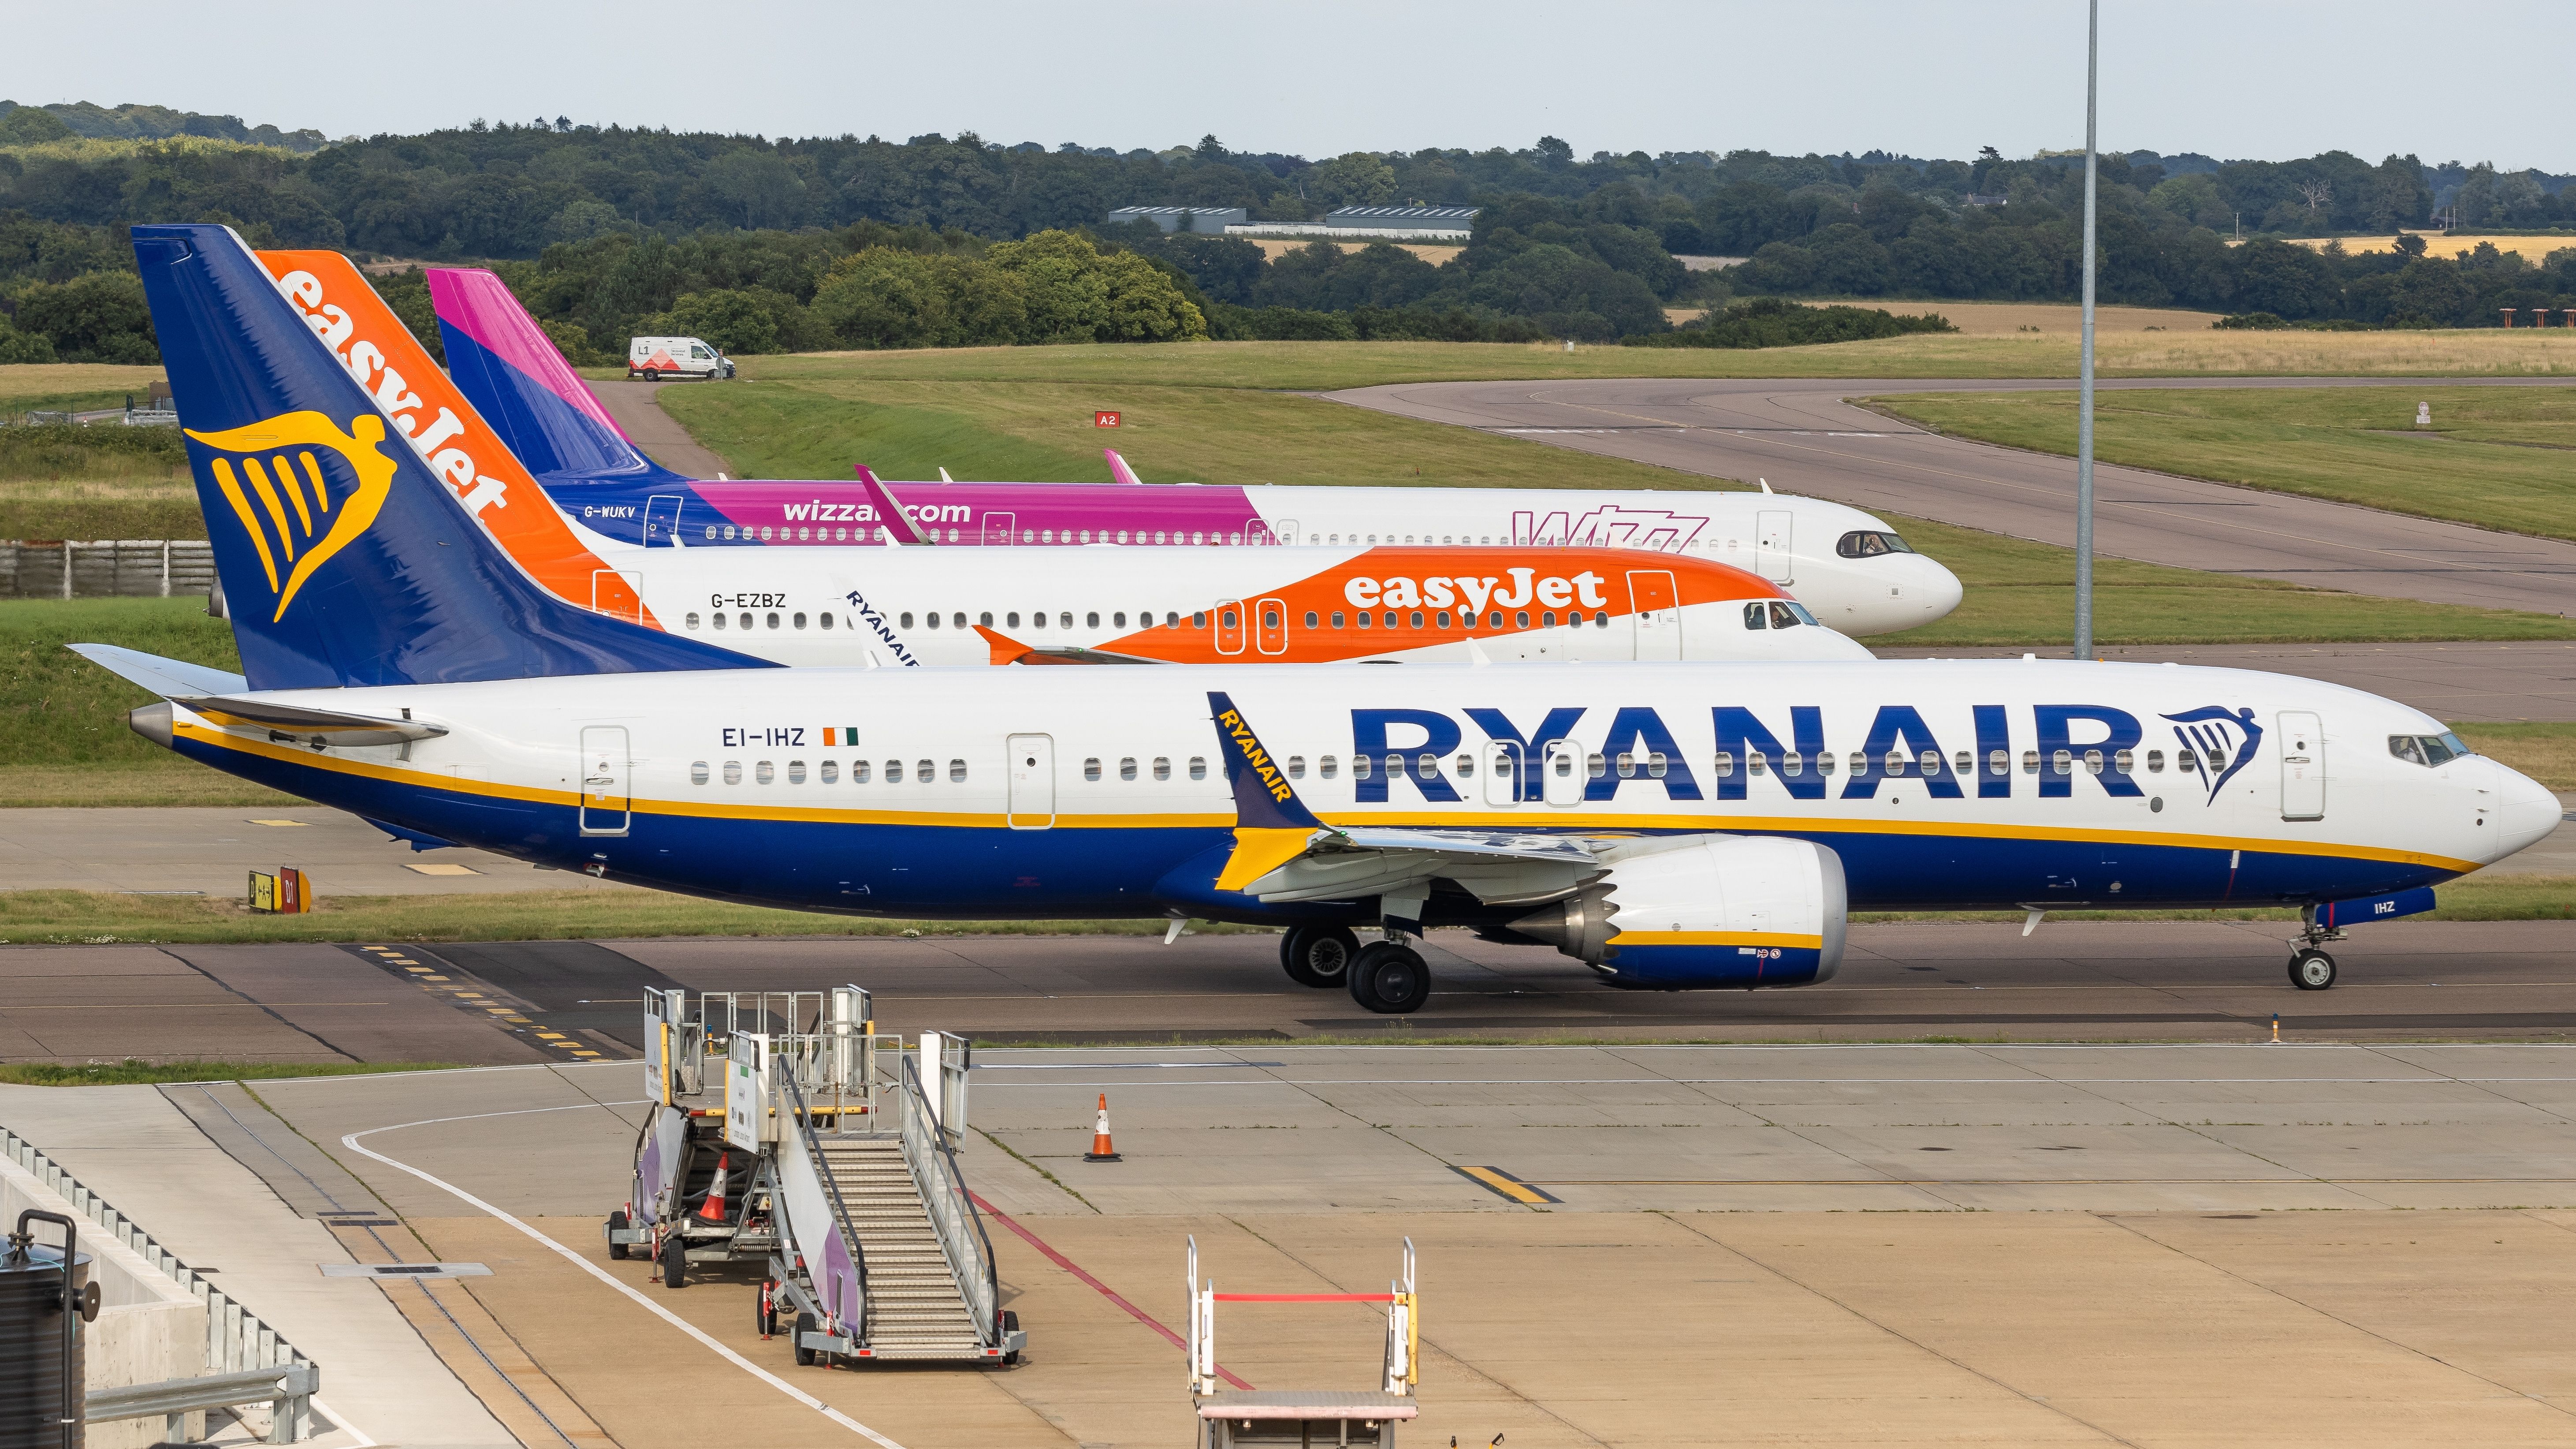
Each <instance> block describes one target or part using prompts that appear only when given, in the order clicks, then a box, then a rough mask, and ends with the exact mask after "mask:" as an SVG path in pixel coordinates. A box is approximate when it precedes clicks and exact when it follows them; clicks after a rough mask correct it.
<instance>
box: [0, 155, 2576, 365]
mask: <svg viewBox="0 0 2576 1449" xmlns="http://www.w3.org/2000/svg"><path fill="white" fill-rule="evenodd" d="M68 109H70V108H65V107H47V108H33V107H17V108H14V109H5V110H0V361H33V360H40V359H42V358H45V357H52V358H59V359H63V360H98V361H121V360H135V359H139V358H148V357H150V356H151V355H152V345H151V337H150V329H149V325H148V319H147V318H146V317H145V316H144V313H143V309H142V306H141V296H140V289H139V287H137V286H136V285H135V284H134V282H133V279H132V275H131V273H132V261H131V257H130V254H129V253H128V251H127V249H126V246H125V240H124V234H123V229H124V227H125V226H127V225H129V224H132V223H136V222H143V221H168V220H211V221H221V222H227V223H230V224H232V225H235V226H237V227H239V228H240V229H241V230H242V231H243V233H244V234H245V235H246V236H247V237H249V238H250V239H251V240H252V241H253V242H254V243H255V244H259V245H284V246H327V247H337V248H342V249H345V250H350V251H352V252H355V253H359V254H361V255H372V256H377V257H386V256H393V257H407V258H426V259H432V260H441V261H459V262H463V261H479V262H486V263H491V264H495V265H497V266H498V267H499V269H500V270H501V271H502V272H503V274H504V275H505V276H506V277H507V278H508V279H509V281H510V283H511V285H512V286H513V287H514V288H516V289H518V290H519V291H520V293H521V294H522V295H523V296H525V297H527V298H528V299H529V302H530V305H531V307H532V309H533V310H535V311H536V312H537V314H538V315H539V317H540V318H541V319H543V320H544V321H545V322H546V323H547V324H548V325H549V326H550V327H551V328H554V329H555V330H557V332H558V334H559V336H560V337H562V338H563V339H565V340H566V341H567V343H568V344H569V346H570V350H573V351H574V352H575V354H576V355H579V356H584V357H595V358H602V359H605V358H609V357H611V356H613V355H615V354H617V353H619V352H621V351H622V343H623V339H624V338H625V337H626V336H627V335H631V334H633V333H636V332H641V331H676V332H684V333H689V334H692V335H698V336H704V337H707V338H708V340H710V341H715V342H718V343H720V344H721V345H725V346H727V347H729V348H731V349H732V350H735V351H740V352H761V351H787V350H806V349H812V348H826V347H908V346H931V345H969V344H980V343H1002V342H1047V341H1063V340H1069V339H1077V338H1079V339H1086V340H1100V341H1116V340H1151V339H1160V338H1165V337H1176V336H1193V335H1198V333H1199V332H1200V331H1202V330H1203V331H1204V332H1205V334H1206V335H1208V336H1211V337H1216V338H1247V337H1249V338H1336V337H1359V338H1384V337H1420V338H1440V339H1456V340H1504V341H1508V340H1519V339H1523V338H1539V337H1546V338H1555V337H1569V338H1583V339H1591V340H1607V339H1613V338H1628V337H1647V336H1654V335H1658V334H1662V333H1664V332H1666V331H1667V330H1668V324H1667V323H1666V320H1665V317H1666V311H1665V309H1666V308H1667V307H1669V306H1675V305H1683V306H1698V305H1718V306H1722V305H1724V304H1725V303H1727V302H1728V301H1730V300H1732V299H1735V298H1742V297H1754V296H1815V297H1851V298H1890V299H1894V298H1946V299H1962V300H1969V299H2010V300H2049V301H2064V300H2071V299H2072V298H2073V297H2074V295H2075V291H2076V287H2077V285H2078V281H2079V278H2080V275H2081V270H2082V257H2081V229H2080V187H2081V178H2082V165H2081V159H2080V157H2073V156H2067V155H2063V154H2043V155H2040V156H2035V157H2030V158H2024V159H2008V158H2005V157H2003V156H2001V155H1999V154H1997V153H1995V152H1994V151H1993V150H1992V148H1988V149H1987V150H1986V151H1985V152H1984V153H1983V154H1981V155H1980V156H1978V157H1976V158H1975V159H1973V160H1965V161H1961V160H1924V159H1920V158H1914V157H1908V156H1902V155H1894V154H1890V153H1885V152H1870V153H1867V154H1865V155H1861V156H1852V155H1848V154H1847V155H1843V156H1821V155H1807V156H1780V155H1773V154H1770V153H1767V152H1759V151H1735V152H1729V153H1725V154H1722V155H1721V154H1717V153H1713V152H1665V153H1661V154H1658V155H1648V154H1647V153H1645V152H1642V151H1632V152H1628V153H1626V154H1623V155H1614V154H1612V153H1609V152H1595V153H1593V154H1592V155H1591V157H1590V158H1588V159H1577V158H1576V156H1575V155H1574V152H1573V149H1572V148H1571V147H1570V146H1568V145H1567V144H1566V143H1565V142H1563V141H1561V140H1558V139H1556V138H1553V137H1542V138H1541V139H1540V140H1539V142H1538V143H1537V144H1536V145H1534V146H1531V147H1527V148H1523V149H1517V150H1510V149H1504V148H1491V149H1487V150H1483V151H1468V150H1463V149H1457V150H1425V151H1416V152H1410V153H1407V152H1392V151H1391V152H1382V153H1380V152H1353V153H1349V154H1346V155H1343V156H1338V157H1332V158H1328V159H1325V160H1322V161H1308V160H1306V159H1305V158H1302V157H1296V156H1285V155H1278V154H1274V153H1245V152H1235V151H1232V150H1229V149H1228V148H1226V147H1225V146H1224V145H1222V144H1221V143H1219V142H1218V141H1217V140H1216V138H1214V137H1212V136H1211V137H1205V138H1202V139H1201V141H1200V142H1199V143H1198V144H1197V145H1196V146H1182V147H1173V148H1169V149H1167V150H1163V151H1148V150H1141V149H1140V150H1131V151H1125V152H1118V151H1112V150H1109V149H1107V148H1085V147H1082V146H1080V145H1077V144H1074V143H1064V144H1061V145H1058V146H1055V147H1053V148H1049V147H1046V146H1043V145H1039V144H1037V143H1033V142H1030V143H1021V144H1018V145H999V144H994V143H988V142H986V141H984V140H983V139H982V138H980V137H977V136H974V135H971V134H970V135H960V136H957V137H953V138H951V137H947V136H941V135H930V136H917V137H913V138H911V139H909V140H906V141H903V142H900V143H897V142H890V141H886V140H883V139H880V138H877V137H868V138H865V139H859V138H855V137H848V136H843V137H837V138H808V139H798V140H778V141H771V140H766V139H763V138H759V137H745V136H717V135H708V134H684V133H674V132H669V131H656V130H636V129H629V128H623V127H615V126H610V127H593V126H580V125H575V124H573V123H572V122H571V121H569V120H568V119H566V118H562V117H557V118H555V119H553V120H542V119H541V120H536V121H531V122H528V123H503V124H486V123H482V122H478V123H476V124H474V125H472V126H467V127H461V128H455V129H450V130H445V131H438V132H432V133H429V134H425V135H418V136H391V135H383V136H374V137H369V138H365V139H352V140H347V141H342V142H339V143H334V144H328V145H322V146H320V147H319V148H318V149H316V150H313V151H311V152H310V153H309V154H305V153H299V152H296V151H294V150H291V149H287V148H285V147H279V146H256V145H240V144H234V143H233V142H232V141H231V140H230V139H229V138H217V139H215V140H211V141H210V140H206V139H204V138H203V137H202V136H200V134H199V132H203V131H206V130H209V129H220V128H210V127H209V126H206V125H200V126H199V128H198V131H181V132H176V133H171V135H170V139H166V140H156V139H153V134H151V133H149V126H161V127H165V128H166V127H167V126H168V125H169V124H170V122H169V120H168V117H166V116H155V115H151V114H147V113H150V112H152V111H153V110H154V108H148V107H127V108H122V109H123V111H125V112H128V113H132V114H130V115H128V116H127V117H126V118H125V119H124V120H123V121H120V122H118V124H125V125H128V126H129V127H130V128H131V130H132V134H130V135H129V136H128V138H127V139H124V140H118V141H115V142H114V143H113V144H110V145H104V146H102V145H100V144H90V145H87V146H86V148H81V147H72V148H66V147H64V146H62V145H60V144H56V143H54V142H46V141H33V142H28V143H25V144H19V143H17V142H15V141H13V140H12V139H11V136H12V132H11V130H10V128H11V127H17V128H20V129H43V128H45V127H46V126H48V125H68V124H69V122H67V121H65V120H64V118H63V117H62V116H61V115H58V114H56V113H58V112H63V111H66V110H68ZM92 109H93V110H95V109H98V108H92ZM170 114H171V115H181V114H182V113H170ZM138 116H139V117H141V119H136V117H138ZM215 119H218V120H224V121H229V120H230V119H231V118H215ZM147 122H148V123H149V126H147V125H146V123H147ZM95 124H105V123H104V122H95ZM232 124H233V125H234V126H235V127H236V128H238V122H233V123H232ZM2568 180H2569V178H2566V177H2560V176H2552V175H2548V174H2545V173H2541V172H2536V171H2526V172H2514V173H2502V172H2499V171H2497V169H2496V168H2495V167H2493V166H2492V165H2486V164H2483V163H2481V164H2479V165H2475V166H2463V165H2461V164H2460V163H2457V162H2447V163H2443V164H2442V165H2440V166H2425V165H2423V164H2422V163H2420V162H2419V161H2418V160H2417V159H2416V158H2414V157H2411V156H2391V157H2388V158H2386V159H2385V160H2383V161H2381V162H2380V163H2378V164H2377V165H2371V164H2369V163H2366V162H2363V161H2362V160H2360V159H2359V158H2357V157H2354V156H2352V155H2350V154H2348V153H2344V152H2326V153H2322V154H2320V155H2318V156H2314V157H2309V158H2305V159H2303V160H2298V161H2290V162H2268V161H2224V162H2222V161H2217V160H2214V159H2212V158H2209V157H2206V156H2197V155H2188V154H2186V155H2176V156H2162V155H2159V154H2157V153H2154V152H2146V151H2139V152H2130V153H2126V154H2124V155H2110V156H2105V157H2104V158H2103V161H2102V188H2101V211H2102V265H2103V274H2102V295H2103V297H2104V298H2105V299H2106V300H2110V301H2119V302H2129V303H2137V304H2143V305H2173V306H2187V307H2201V308H2209V309H2213V310H2218V311H2222V312H2256V311H2260V312H2269V313H2273V314H2275V315H2278V316H2281V317H2283V318H2287V319H2291V320H2294V321H2335V322H2341V323H2352V324H2358V325H2373V326H2378V325H2427V326H2430V325H2438V326H2462V325H2492V324H2493V323H2494V321H2495V318H2496V315H2497V314H2496V310H2495V309H2496V308H2499V307H2503V306H2524V307H2532V306H2552V307H2556V306H2566V305H2571V304H2576V276H2571V268H2570V265H2569V263H2570V260H2571V259H2570V258H2569V257H2568V256H2564V255H2559V254H2553V255H2552V256H2551V257H2550V258H2549V259H2548V260H2547V261H2546V262H2545V263H2543V264H2540V265H2536V266H2535V265H2532V264H2528V263H2525V262H2523V261H2522V260H2521V259H2520V258H2518V257H2516V256H2513V255H2512V254H2497V253H2494V252H2492V251H2487V252H2479V253H2470V254H2464V255H2459V256H2443V255H2441V254H2440V248H2439V244H2438V239H2436V242H2435V245H2434V246H2433V247H2431V248H2424V247H2415V248H2414V250H2412V251H2397V252H2387V251H2381V252H2362V251H2358V250H2352V251H2349V252H2347V251H2342V250H2340V249H2335V248H2328V249H2325V250H2324V251H2322V252H2320V251H2317V250H2312V249H2308V248H2301V247H2292V246H2286V245H2283V244H2281V243H2280V242H2278V241H2277V240H2274V239H2273V237H2274V236H2275V235H2276V234H2323V233H2333V232H2353V233H2372V232H2375V233H2376V234H2379V235H2392V234H2394V233H2395V232H2397V231H2398V230H2399V229H2401V228H2421V227H2423V226H2425V225H2426V224H2427V223H2429V222H2430V221H2431V220H2432V219H2433V217H2434V215H2435V214H2436V212H2437V211H2441V212H2444V213H2446V214H2456V215H2457V216H2458V218H2459V219H2460V222H2461V224H2463V225H2468V224H2472V223H2476V224H2484V225H2493V226H2508V225H2512V226H2520V225H2526V224H2527V225H2529V226H2534V227H2542V226H2549V225H2554V224H2557V223H2560V222H2569V223H2576V190H2572V189H2570V188H2569V186H2568V185H2567V182H2568ZM1377 202H1423V203H1429V204H1470V205H1476V206H1479V207H1481V208H1483V210H1482V212H1481V214H1480V215H1479V217H1478V219H1477V221H1476V224H1475V229H1474V232H1473V234H1472V236H1471V237H1470V238H1469V240H1468V242H1467V244H1466V246H1465V247H1464V248H1463V250H1461V251H1460V252H1459V253H1457V254H1456V255H1455V256H1453V257H1452V258H1450V259H1449V260H1447V261H1445V262H1444V263H1441V264H1438V265H1434V264H1433V263H1431V262H1429V261H1426V260H1424V259H1423V258H1421V257H1419V256H1416V255H1414V254H1413V253H1412V252H1409V251H1407V250H1405V249H1404V248H1401V247H1396V246H1388V245H1376V246H1356V245H1353V246H1333V245H1313V246H1306V247H1302V248H1297V249H1294V250H1291V251H1289V252H1287V253H1286V254H1285V255H1282V256H1279V257H1277V258H1276V259H1270V258H1267V257H1265V255H1264V254H1263V251H1262V249H1261V248H1260V247H1258V246H1255V245H1254V244H1252V243H1251V242H1248V241H1245V240H1242V239H1240V238H1231V237H1211V236H1198V235H1186V234H1184V235H1167V234H1164V233H1162V232H1160V231H1158V230H1156V229H1154V228H1153V227H1152V225H1151V224H1150V223H1138V224H1135V225H1132V226H1125V227H1109V226H1106V225H1104V224H1103V218H1104V217H1105V216H1106V215H1107V213H1108V212H1109V211H1110V210H1111V209H1112V208H1114V207H1118V206H1124V205H1178V206H1188V207H1195V208H1200V209H1211V208H1218V207H1229V206H1241V207H1243V208H1244V209H1245V210H1246V211H1247V212H1248V213H1249V214H1250V215H1251V216H1252V217H1253V218H1255V219H1256V220H1266V221H1274V222H1286V221H1294V220H1302V219H1309V218H1312V217H1314V216H1317V215H1319V214H1321V213H1322V212H1323V211H1324V210H1325V209H1327V208H1329V207H1332V206H1336V205H1344V204H1354V203H1377ZM2240 225H2241V226H2242V227H2243V229H2244V230H2245V231H2246V232H2247V233H2249V234H2253V235H2255V236H2256V237H2257V240H2255V241H2253V242H2249V243H2247V244H2245V245H2242V246H2235V245H2230V242H2231V241H2232V240H2233V239H2234V236H2235V233H2236V231H2237V230H2238V228H2239V226H2240ZM1077 243H1078V244H1079V245H1078V246H1077V245H1076V244H1077ZM2412 245H2413V244H2412V242H2410V246H2412ZM1004 248H1019V249H1022V250H1018V251H1006V250H1004ZM1029 248H1034V249H1035V250H1034V251H1030V250H1027V249H1029ZM1085 249H1087V252H1085ZM1078 252H1082V253H1084V254H1082V255H1077V253H1078ZM1682 258H1717V259H1733V258H1745V259H1749V260H1745V261H1743V263H1742V264H1741V265H1734V266H1715V265H1711V264H1708V263H1700V264H1699V265H1698V269H1696V270H1694V269H1693V266H1692V265H1691V264H1688V263H1685V262H1684V261H1683V260H1681V259H1682ZM385 286H386V289H387V291H388V293H389V295H390V296H391V297H392V298H393V299H394V300H395V301H396V303H397V306H398V308H401V309H404V310H405V315H406V316H414V315H417V317H419V318H420V319H423V320H425V319H426V316H427V311H426V294H425V291H423V290H422V289H421V288H420V285H419V283H418V281H417V278H409V279H405V278H403V277H400V276H399V275H398V276H396V277H394V278H390V279H388V280H387V281H386V283H385ZM414 294H417V295H416V296H415V295H414ZM1193 313H1194V314H1195V320H1193V317H1192V314H1193ZM433 330H434V329H433ZM1756 330H1757V332H1759V331H1760V329H1756Z"/></svg>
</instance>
